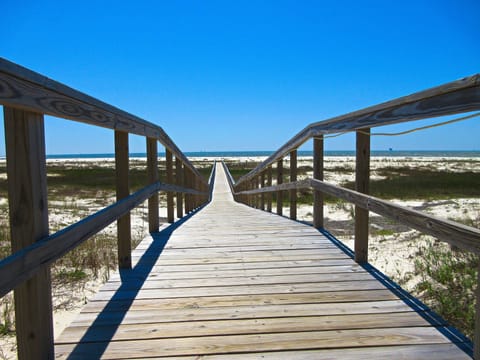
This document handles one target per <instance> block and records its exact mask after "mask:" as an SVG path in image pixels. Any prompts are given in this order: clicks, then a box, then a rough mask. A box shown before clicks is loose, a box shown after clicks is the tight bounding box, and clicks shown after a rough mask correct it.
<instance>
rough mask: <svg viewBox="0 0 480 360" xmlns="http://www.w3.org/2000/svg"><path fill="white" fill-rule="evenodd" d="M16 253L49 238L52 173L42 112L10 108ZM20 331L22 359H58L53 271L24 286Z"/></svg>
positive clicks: (18, 300) (18, 302) (19, 293)
mask: <svg viewBox="0 0 480 360" xmlns="http://www.w3.org/2000/svg"><path fill="white" fill-rule="evenodd" d="M4 115H5V145H6V146H5V148H6V155H7V176H8V198H9V209H10V234H11V242H12V253H15V252H17V251H20V250H22V249H23V248H25V247H27V246H29V245H31V244H33V243H35V242H37V241H38V240H40V239H42V238H43V237H45V236H48V232H49V229H48V206H47V171H46V161H45V133H44V120H43V115H42V114H37V113H33V112H29V111H26V110H20V109H13V108H9V107H4ZM14 296H15V327H16V333H17V353H18V358H19V359H28V360H33V359H53V358H54V357H55V354H54V347H53V319H52V291H51V278H50V267H48V266H44V267H42V268H40V269H39V270H37V272H36V274H35V275H34V276H32V277H31V278H30V279H29V280H27V281H25V282H23V283H22V284H20V285H18V286H17V287H16V288H15V290H14Z"/></svg>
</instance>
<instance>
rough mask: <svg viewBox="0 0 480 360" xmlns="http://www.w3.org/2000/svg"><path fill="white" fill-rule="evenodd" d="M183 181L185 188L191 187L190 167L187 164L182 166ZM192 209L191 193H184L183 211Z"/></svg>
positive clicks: (187, 211) (186, 211)
mask: <svg viewBox="0 0 480 360" xmlns="http://www.w3.org/2000/svg"><path fill="white" fill-rule="evenodd" d="M183 183H184V185H185V187H186V188H188V189H190V188H191V174H190V169H189V168H188V167H187V166H184V167H183ZM190 211H192V195H191V194H185V213H187V214H188V213H189V212H190Z"/></svg>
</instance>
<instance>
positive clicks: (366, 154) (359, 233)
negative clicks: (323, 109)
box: [355, 129, 370, 263]
mask: <svg viewBox="0 0 480 360" xmlns="http://www.w3.org/2000/svg"><path fill="white" fill-rule="evenodd" d="M369 180H370V129H360V130H359V131H357V145H356V167H355V190H356V191H358V192H361V193H363V194H368V193H369ZM355 261H356V262H358V263H366V262H368V210H366V209H362V208H361V207H360V206H357V205H356V206H355Z"/></svg>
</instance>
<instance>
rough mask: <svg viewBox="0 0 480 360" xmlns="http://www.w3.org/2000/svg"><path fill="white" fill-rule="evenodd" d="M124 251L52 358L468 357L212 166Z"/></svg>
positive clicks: (329, 246)
mask: <svg viewBox="0 0 480 360" xmlns="http://www.w3.org/2000/svg"><path fill="white" fill-rule="evenodd" d="M162 249H163V251H162ZM160 253H161V254H160ZM133 255H134V265H135V266H134V269H133V270H131V271H127V272H124V273H122V274H115V275H113V276H112V278H111V279H110V281H109V282H108V283H107V284H105V285H104V287H103V288H102V289H101V290H100V292H99V293H98V294H97V295H96V296H95V298H94V299H93V300H92V301H90V302H89V303H88V304H87V305H86V306H85V308H84V309H83V310H82V313H81V314H80V315H79V316H78V318H77V319H76V320H75V321H74V322H73V323H72V324H71V325H70V327H68V328H67V329H66V330H65V331H64V332H63V333H62V334H61V335H60V336H59V337H58V339H57V341H56V356H57V358H61V359H63V358H69V359H95V358H100V357H101V358H106V359H131V358H135V359H136V358H150V357H152V358H159V357H162V358H163V357H165V358H172V359H173V358H175V359H199V358H202V359H260V358H261V359H385V358H389V357H390V358H394V359H400V358H402V359H404V358H408V359H467V358H469V357H468V356H467V355H466V354H465V353H464V352H463V351H462V350H460V349H459V347H457V346H456V345H455V344H452V342H451V340H449V339H448V338H447V337H445V336H444V335H443V334H442V332H443V333H445V332H446V331H447V329H446V328H445V327H443V326H442V324H441V321H440V320H434V319H433V320H431V322H433V323H434V324H435V325H436V326H433V325H432V324H431V322H428V321H426V320H425V318H429V316H430V314H429V313H428V312H427V311H425V309H424V308H422V305H421V304H420V305H418V304H417V305H415V304H413V305H412V307H411V306H409V305H407V303H410V301H408V300H405V299H401V298H400V297H401V295H400V297H399V291H396V290H395V289H393V290H390V289H389V287H390V286H389V285H388V284H386V282H385V281H379V276H378V275H375V274H372V272H371V271H370V272H369V271H366V270H365V269H364V268H362V267H360V266H359V265H357V264H356V263H355V262H354V261H353V260H352V259H351V258H350V257H349V256H348V255H347V254H345V253H344V252H343V251H342V250H341V249H339V248H338V247H337V246H336V245H335V244H334V243H332V241H330V240H329V239H328V238H327V237H326V236H324V235H323V234H321V233H319V232H318V231H317V230H315V229H314V228H312V227H309V226H306V225H303V224H301V223H298V222H295V221H291V220H289V219H286V218H284V217H280V216H277V215H273V214H270V213H267V212H263V211H259V210H255V209H251V208H249V207H247V206H245V205H241V204H237V203H235V202H234V201H233V199H232V195H231V193H230V190H229V187H228V185H227V182H226V177H225V173H224V171H223V168H222V167H221V166H219V165H217V172H216V182H215V188H214V194H213V199H212V202H211V203H210V204H209V205H207V206H206V207H204V208H203V209H201V210H200V211H198V212H196V213H194V214H193V215H191V216H189V218H187V219H185V220H182V221H180V222H178V223H177V224H174V225H172V226H171V227H169V228H167V229H166V230H164V231H163V232H161V233H159V234H155V235H154V236H153V237H151V238H147V239H145V240H144V241H143V242H142V243H141V244H140V245H139V247H138V248H137V249H136V250H135V252H134V254H133ZM120 277H122V278H123V282H120Z"/></svg>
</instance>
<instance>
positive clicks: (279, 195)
mask: <svg viewBox="0 0 480 360" xmlns="http://www.w3.org/2000/svg"><path fill="white" fill-rule="evenodd" d="M281 184H283V159H279V160H278V161H277V188H278V189H279V190H278V191H277V215H282V214H283V191H282V190H281V189H280V187H279V186H280V185H281Z"/></svg>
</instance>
